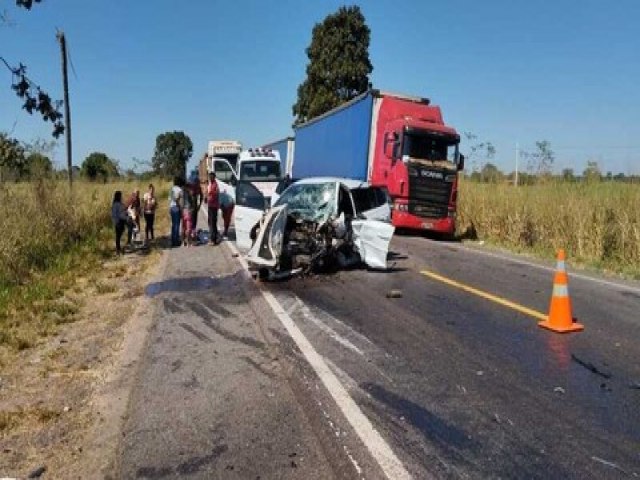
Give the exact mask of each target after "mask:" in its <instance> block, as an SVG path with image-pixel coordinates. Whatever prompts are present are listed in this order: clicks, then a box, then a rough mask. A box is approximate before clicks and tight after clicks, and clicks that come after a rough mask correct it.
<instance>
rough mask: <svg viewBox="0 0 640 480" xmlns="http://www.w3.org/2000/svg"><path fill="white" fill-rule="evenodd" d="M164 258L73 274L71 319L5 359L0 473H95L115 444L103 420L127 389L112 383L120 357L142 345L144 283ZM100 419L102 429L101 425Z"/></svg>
mask: <svg viewBox="0 0 640 480" xmlns="http://www.w3.org/2000/svg"><path fill="white" fill-rule="evenodd" d="M164 257H166V255H164V256H163V254H162V252H161V251H160V250H157V251H151V253H149V254H148V255H136V254H129V255H125V256H124V257H120V258H113V259H110V260H107V261H105V262H103V263H102V266H101V267H102V268H100V269H98V271H95V272H93V273H92V274H91V275H90V276H88V277H85V278H79V279H77V281H76V283H75V285H74V286H73V287H72V288H70V289H69V290H68V291H66V292H65V294H64V296H65V297H66V298H68V299H70V300H72V301H73V304H74V305H79V307H78V310H77V312H75V321H74V322H73V323H69V324H66V325H62V326H61V327H60V329H59V330H58V333H57V334H56V335H55V336H52V337H48V338H46V339H45V340H44V341H43V342H41V343H40V344H39V345H37V346H36V347H34V348H31V349H28V350H24V351H21V352H19V353H16V354H15V356H14V358H11V361H10V362H7V363H5V367H4V368H3V370H2V373H1V374H0V442H1V443H0V449H1V451H2V454H1V455H0V477H3V476H9V477H17V478H24V477H26V476H27V475H28V474H29V473H30V472H32V471H33V470H35V469H37V468H39V467H41V466H45V467H46V472H45V473H44V474H43V476H42V478H94V477H95V478H102V475H101V474H99V473H98V472H99V470H101V469H100V468H99V465H98V464H97V463H96V460H95V459H96V458H106V457H108V456H110V454H111V452H112V451H113V450H112V449H113V448H115V438H114V437H115V435H114V434H113V431H114V429H117V427H118V425H119V422H117V421H114V419H113V418H111V417H112V416H113V412H117V413H119V414H120V415H121V413H120V411H119V410H118V408H117V407H118V406H122V405H123V404H124V405H125V406H126V398H127V392H126V391H124V390H122V387H123V384H122V382H118V381H117V380H118V378H119V375H120V374H121V373H122V369H123V361H124V362H126V365H131V364H133V363H135V360H136V358H135V356H136V355H138V354H139V352H140V350H141V348H142V345H143V344H144V340H145V338H146V324H144V321H142V320H141V319H142V318H143V317H144V315H142V314H141V305H142V304H144V303H145V301H146V299H145V298H144V297H143V296H142V295H143V292H144V286H145V285H147V284H148V283H149V282H150V280H151V279H152V278H153V277H155V276H156V275H158V274H159V273H160V272H161V271H162V269H163V268H164V261H160V260H161V258H164ZM142 310H144V308H142ZM142 313H144V312H142ZM144 318H149V317H144ZM134 344H135V345H134ZM123 352H126V355H124V357H123ZM109 398H110V399H111V400H113V401H105V399H109ZM123 398H124V400H123ZM118 402H120V403H118ZM110 404H113V405H114V406H113V408H111V409H110V408H108V407H107V406H108V405H110ZM121 410H122V413H124V407H123V408H122V409H121ZM107 419H109V422H108V424H109V425H108V427H107V428H101V427H100V426H101V424H103V423H106V420H107ZM96 430H104V431H105V432H107V433H109V434H108V435H106V436H105V434H97V433H96ZM88 466H92V467H96V469H93V468H92V469H91V470H87V469H86V468H87V467H88ZM87 472H92V473H90V474H88V473H87Z"/></svg>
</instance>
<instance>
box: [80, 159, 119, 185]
mask: <svg viewBox="0 0 640 480" xmlns="http://www.w3.org/2000/svg"><path fill="white" fill-rule="evenodd" d="M81 172H82V175H83V176H85V177H87V178H88V179H90V180H102V181H104V182H106V181H107V179H109V178H115V177H118V176H119V175H120V174H119V171H118V162H116V161H115V160H112V159H110V158H109V157H108V156H107V155H106V154H104V153H101V152H93V153H92V154H90V155H89V156H88V157H87V158H85V159H84V162H82V167H81Z"/></svg>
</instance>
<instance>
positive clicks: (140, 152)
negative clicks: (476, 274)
mask: <svg viewBox="0 0 640 480" xmlns="http://www.w3.org/2000/svg"><path fill="white" fill-rule="evenodd" d="M14 4H15V1H14V0H0V10H2V9H5V10H6V11H7V12H8V14H9V16H10V17H11V19H12V24H13V26H6V25H5V26H1V27H0V55H2V56H4V57H5V58H6V59H7V60H8V61H9V62H11V63H17V62H20V61H22V62H23V63H25V64H27V65H28V67H29V71H28V73H29V76H30V77H31V78H32V79H33V80H35V81H36V82H37V83H39V84H40V85H41V86H42V87H43V88H45V90H47V91H49V92H50V93H51V94H52V96H54V97H55V98H61V97H62V88H61V86H60V84H61V80H60V58H59V46H58V44H57V43H56V41H55V29H56V27H58V28H61V29H63V30H64V31H65V33H66V35H67V40H68V43H69V51H70V55H71V60H72V63H73V66H74V68H75V73H76V75H77V76H76V75H74V74H73V73H71V77H70V89H71V107H72V121H73V141H74V145H73V147H74V148H73V150H74V163H76V164H79V163H81V162H82V160H83V159H84V158H85V157H86V156H87V155H88V154H89V153H90V152H92V151H103V152H105V153H107V154H108V155H109V156H111V157H113V158H116V159H118V160H119V161H120V164H121V165H122V166H124V167H129V166H131V165H132V160H131V159H132V158H134V157H135V158H140V159H146V160H148V159H150V158H151V156H152V154H153V148H154V144H155V138H156V136H157V135H158V134H159V133H162V132H164V131H170V130H183V131H185V133H187V134H188V135H189V136H190V137H191V139H192V140H193V143H194V157H195V156H196V155H200V154H201V153H203V152H204V151H205V150H206V145H207V141H208V140H209V139H222V138H230V139H239V140H241V141H243V143H244V144H245V145H246V146H253V145H259V144H262V143H264V142H266V141H270V140H274V139H277V138H281V137H284V136H285V135H287V134H289V133H290V125H291V123H292V119H293V117H292V113H291V105H292V104H293V103H294V102H295V95H296V88H297V86H298V84H299V83H300V82H301V81H302V80H303V79H304V76H305V66H306V63H307V58H306V55H305V53H304V50H305V48H306V47H307V46H308V44H309V41H310V38H311V29H312V28H313V25H314V24H315V23H317V22H320V21H321V20H322V19H323V18H324V17H325V16H326V15H327V14H329V13H332V12H333V11H335V10H336V9H337V8H338V7H339V6H341V5H343V4H344V2H338V1H333V0H323V1H319V0H317V1H299V0H296V1H294V0H286V1H269V2H265V1H263V0H236V1H233V2H232V1H213V0H191V1H189V2H183V1H178V0H153V1H131V0H90V1H88V0H43V1H42V4H40V5H35V6H34V8H33V10H32V11H31V12H26V11H23V10H21V9H17V8H15V7H14V6H13V5H14ZM358 4H359V5H360V7H361V8H362V10H363V13H364V15H365V17H366V20H367V23H368V25H369V26H370V28H371V31H372V34H371V46H370V56H371V61H372V63H373V65H374V71H373V74H372V81H373V84H374V86H375V87H376V88H380V89H382V90H392V91H398V92H403V93H408V94H414V95H421V96H426V97H429V98H431V100H432V102H433V103H436V104H439V105H440V106H441V107H442V109H443V113H444V116H445V121H446V122H447V123H449V124H450V125H452V126H454V127H455V128H456V129H458V131H459V132H461V133H462V132H473V133H475V134H476V135H478V137H479V138H480V139H481V140H487V141H491V142H492V143H493V144H494V145H495V146H496V150H497V154H496V159H495V163H496V164H498V166H500V167H501V168H503V169H505V170H511V169H513V163H514V157H515V154H514V151H515V144H516V142H519V144H520V145H521V148H522V149H524V150H531V149H533V144H534V142H535V141H536V140H543V139H546V140H549V141H550V142H551V145H552V148H553V149H554V150H555V152H556V157H557V159H556V166H557V168H562V167H573V168H575V169H576V170H577V171H581V170H582V169H583V168H584V166H585V163H586V161H587V159H595V160H597V161H599V162H600V164H601V166H602V167H603V170H605V171H606V170H612V171H614V172H618V171H622V172H636V173H640V94H639V87H638V84H639V80H640V34H638V25H639V24H640V1H637V0H617V1H616V2H607V3H605V2H602V1H593V0H572V1H569V0H555V1H553V2H551V1H549V2H530V1H524V0H522V1H520V0H495V1H486V2H480V1H477V0H451V1H444V0H441V1H433V0H431V1H427V0H417V1H405V2H392V1H386V0H377V1H368V2H359V3H358ZM0 80H2V82H0V130H4V131H13V135H14V136H16V137H18V138H20V139H22V140H30V139H33V138H36V137H44V138H49V135H50V131H51V129H50V125H49V124H44V123H43V122H42V121H40V120H39V119H38V118H31V117H29V116H28V115H26V114H25V113H23V112H22V111H21V109H20V102H19V100H18V98H17V97H15V95H14V94H13V93H12V92H11V91H10V90H9V86H10V82H11V78H10V74H9V72H5V73H3V74H0ZM3 85H4V86H3ZM467 147H468V144H465V143H464V142H463V144H462V147H461V148H462V151H463V152H465V151H466V149H467ZM64 158H65V157H64V144H63V143H62V142H60V145H59V148H58V151H57V154H56V160H57V161H58V162H62V161H63V159H64ZM192 163H193V162H192Z"/></svg>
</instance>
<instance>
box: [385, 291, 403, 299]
mask: <svg viewBox="0 0 640 480" xmlns="http://www.w3.org/2000/svg"><path fill="white" fill-rule="evenodd" d="M387 298H402V290H389V291H388V292H387Z"/></svg>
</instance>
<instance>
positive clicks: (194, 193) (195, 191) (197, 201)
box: [189, 170, 203, 240]
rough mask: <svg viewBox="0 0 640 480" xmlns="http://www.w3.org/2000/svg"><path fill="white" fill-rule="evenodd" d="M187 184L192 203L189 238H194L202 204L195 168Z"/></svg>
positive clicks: (200, 188)
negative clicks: (189, 186) (189, 188)
mask: <svg viewBox="0 0 640 480" xmlns="http://www.w3.org/2000/svg"><path fill="white" fill-rule="evenodd" d="M189 184H190V185H191V197H192V200H193V204H192V205H191V232H192V233H191V238H192V239H193V240H196V235H197V231H198V212H199V211H200V206H201V205H202V200H203V194H202V187H201V186H200V176H199V175H198V171H197V170H194V171H193V172H191V177H190V178H189Z"/></svg>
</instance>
